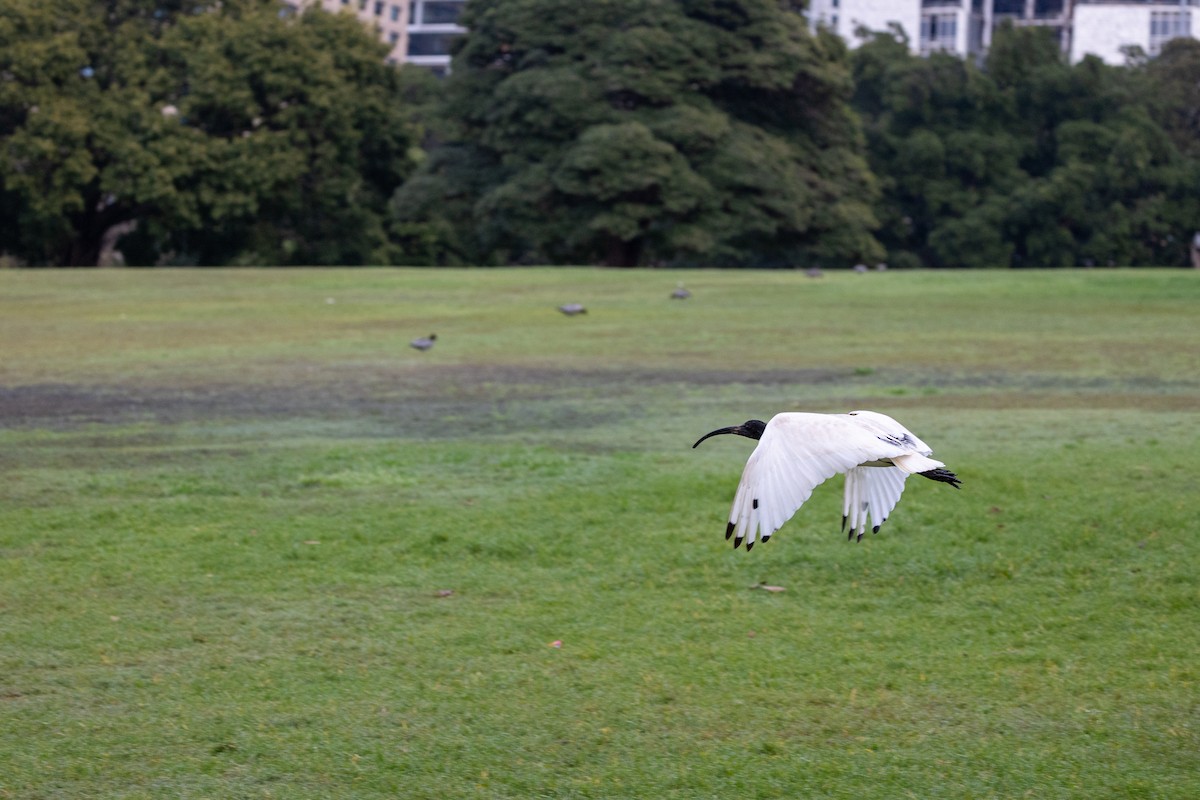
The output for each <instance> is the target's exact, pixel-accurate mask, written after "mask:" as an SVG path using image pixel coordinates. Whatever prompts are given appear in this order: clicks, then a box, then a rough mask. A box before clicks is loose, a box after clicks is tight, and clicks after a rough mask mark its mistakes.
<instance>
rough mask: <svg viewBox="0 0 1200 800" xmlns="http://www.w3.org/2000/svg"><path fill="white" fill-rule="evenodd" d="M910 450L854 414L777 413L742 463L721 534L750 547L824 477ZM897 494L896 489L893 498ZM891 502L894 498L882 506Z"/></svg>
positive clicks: (776, 527)
mask: <svg viewBox="0 0 1200 800" xmlns="http://www.w3.org/2000/svg"><path fill="white" fill-rule="evenodd" d="M880 416H883V415H880ZM911 451H912V448H911V447H910V446H908V445H906V444H901V443H899V442H898V441H896V440H895V439H892V438H889V437H888V436H886V435H883V436H881V435H880V434H879V433H877V432H875V431H873V430H869V429H868V427H867V426H864V425H861V424H859V422H858V420H856V419H855V417H854V416H853V415H849V414H801V413H796V414H777V415H775V416H774V417H773V418H772V419H771V421H770V422H769V423H768V424H767V427H766V430H764V431H763V435H762V438H761V439H760V440H759V442H758V447H756V448H755V449H754V452H753V453H751V454H750V458H749V459H748V460H747V461H746V468H745V470H743V471H742V480H741V483H739V484H738V488H737V493H736V494H735V495H734V498H733V508H732V509H730V512H729V525H728V526H727V527H726V529H725V537H726V538H729V537H730V536H733V537H734V546H735V547H736V546H739V545H740V544H741V543H742V540H743V539H744V540H745V541H746V549H750V548H751V547H752V546H753V545H754V542H755V541H757V540H758V539H762V540H764V541H765V540H767V539H769V538H770V537H771V534H773V533H774V532H775V531H777V530H779V528H780V527H782V526H783V523H785V522H787V521H788V520H789V519H791V518H792V515H793V514H795V513H796V511H797V510H798V509H799V508H800V506H801V505H803V504H804V501H805V500H807V499H808V498H809V497H811V496H812V492H813V489H815V488H816V487H817V486H819V485H820V484H821V483H823V482H824V481H826V480H827V479H829V478H831V477H833V476H834V475H836V474H837V473H839V472H845V471H846V470H848V469H852V468H854V467H857V466H858V465H860V464H866V463H870V462H877V461H880V460H881V459H890V458H892V457H895V456H903V455H905V454H907V453H911ZM899 496H900V495H899V492H897V493H896V499H899ZM894 506H895V501H894V500H893V501H892V504H891V505H889V506H888V507H887V510H888V511H890V510H891V509H892V508H893V507H894ZM881 507H882V503H881ZM882 513H885V514H886V512H882Z"/></svg>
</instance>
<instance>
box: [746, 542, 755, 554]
mask: <svg viewBox="0 0 1200 800" xmlns="http://www.w3.org/2000/svg"><path fill="white" fill-rule="evenodd" d="M752 549H754V542H746V552H747V553H749V552H750V551H751V550H752Z"/></svg>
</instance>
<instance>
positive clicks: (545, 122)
mask: <svg viewBox="0 0 1200 800" xmlns="http://www.w3.org/2000/svg"><path fill="white" fill-rule="evenodd" d="M800 5H801V4H800V3H786V2H779V0H602V1H598V2H583V3H581V2H576V0H473V2H472V3H471V4H470V5H469V6H468V8H467V10H466V12H465V14H464V17H463V20H462V22H463V23H464V24H465V25H466V26H467V28H468V29H469V31H470V32H469V34H468V35H467V36H466V37H465V39H464V40H463V42H462V46H461V49H460V50H459V52H458V53H457V55H456V57H455V60H454V73H453V75H452V77H451V78H450V81H449V85H448V87H447V89H448V103H447V113H448V114H449V116H450V117H451V119H452V120H453V121H454V122H455V123H456V126H457V128H456V130H455V131H454V132H453V136H452V138H451V140H450V141H448V142H447V143H446V144H445V146H444V147H443V148H441V149H440V150H439V151H438V152H436V153H435V154H434V155H433V156H432V157H431V158H430V159H429V161H428V162H427V164H426V165H425V166H424V168H423V170H422V172H421V174H420V175H418V176H417V177H416V178H415V179H414V180H413V181H411V182H410V183H409V184H408V185H406V186H405V187H404V188H403V189H402V190H401V192H399V193H398V195H397V197H396V199H395V203H394V204H395V208H396V217H397V221H396V227H395V230H396V231H397V233H398V234H399V235H401V236H403V237H405V240H406V241H407V242H408V243H409V244H410V245H413V244H418V245H419V246H420V247H421V248H423V251H424V252H425V253H426V254H427V256H428V257H429V258H430V259H431V260H434V261H442V262H454V261H461V260H466V261H492V262H511V261H523V260H527V261H538V262H551V263H571V262H576V263H578V262H584V263H603V264H608V265H614V266H632V265H638V264H658V263H706V264H725V265H782V264H804V263H814V262H825V263H836V262H842V263H846V262H850V261H852V260H853V259H863V258H874V257H876V256H878V255H880V254H881V252H882V251H881V249H880V247H879V245H878V243H877V242H876V241H875V239H874V238H873V236H872V235H871V230H872V228H873V227H874V225H875V221H874V219H873V217H872V214H871V211H870V204H871V201H872V199H873V197H874V192H875V187H874V182H873V179H872V176H871V174H870V172H869V170H868V168H867V165H866V161H865V159H864V157H863V141H862V136H861V131H860V130H859V126H858V121H857V118H856V117H855V115H854V114H853V113H852V111H851V110H850V108H849V104H848V100H849V97H850V94H851V91H852V86H851V83H850V73H849V68H848V55H847V53H846V51H845V48H844V46H843V45H842V44H841V43H840V41H839V40H837V39H835V38H834V37H832V36H829V35H825V34H821V35H816V36H814V35H813V34H811V33H810V32H809V30H808V28H807V26H806V23H805V21H804V18H803V17H802V16H801V15H800V14H799V13H798V12H799V11H800Z"/></svg>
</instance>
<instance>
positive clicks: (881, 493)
mask: <svg viewBox="0 0 1200 800" xmlns="http://www.w3.org/2000/svg"><path fill="white" fill-rule="evenodd" d="M907 477H908V473H907V472H905V471H904V470H902V469H900V467H855V468H854V469H850V470H846V492H845V495H844V499H843V502H842V529H843V530H845V529H846V523H847V522H849V523H850V537H851V538H854V535H855V534H856V533H857V534H858V538H859V539H862V537H863V534H864V533H865V532H866V529H867V517H868V516H869V517H870V519H871V532H872V533H878V532H879V526H880V525H882V524H883V523H884V521H885V520H886V519H887V518H888V514H890V513H892V509H893V508H895V507H896V503H898V502H900V495H901V494H902V493H903V492H904V479H905V478H907Z"/></svg>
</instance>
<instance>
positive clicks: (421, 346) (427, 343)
mask: <svg viewBox="0 0 1200 800" xmlns="http://www.w3.org/2000/svg"><path fill="white" fill-rule="evenodd" d="M436 341H437V334H436V333H431V334H429V335H428V336H422V337H421V338H420V339H413V340H412V341H411V342H409V343H408V346H409V347H411V348H413V349H415V350H420V351H421V352H422V353H424V352H425V351H426V350H428V349H429V348H431V347H433V343H434V342H436Z"/></svg>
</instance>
